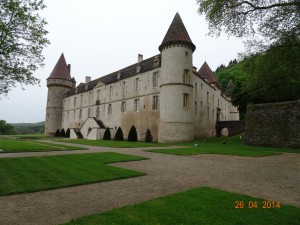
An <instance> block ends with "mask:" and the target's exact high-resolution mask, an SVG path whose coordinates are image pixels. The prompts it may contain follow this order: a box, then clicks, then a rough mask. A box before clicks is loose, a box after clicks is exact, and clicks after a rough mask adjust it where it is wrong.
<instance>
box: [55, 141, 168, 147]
mask: <svg viewBox="0 0 300 225" xmlns="http://www.w3.org/2000/svg"><path fill="white" fill-rule="evenodd" d="M58 141H61V142H66V143H72V144H82V145H92V146H102V147H111V148H141V147H166V146H169V144H161V143H153V142H151V143H149V142H128V141H114V140H84V139H76V140H58Z"/></svg>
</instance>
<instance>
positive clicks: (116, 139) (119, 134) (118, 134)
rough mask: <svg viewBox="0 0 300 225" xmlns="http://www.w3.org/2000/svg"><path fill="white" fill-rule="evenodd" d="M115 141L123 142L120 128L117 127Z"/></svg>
mask: <svg viewBox="0 0 300 225" xmlns="http://www.w3.org/2000/svg"><path fill="white" fill-rule="evenodd" d="M115 141H124V135H123V131H122V128H121V127H119V128H118V130H117V132H116V135H115Z"/></svg>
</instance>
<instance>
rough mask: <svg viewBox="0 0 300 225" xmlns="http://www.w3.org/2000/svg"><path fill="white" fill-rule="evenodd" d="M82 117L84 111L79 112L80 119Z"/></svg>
mask: <svg viewBox="0 0 300 225" xmlns="http://www.w3.org/2000/svg"><path fill="white" fill-rule="evenodd" d="M81 117H82V109H80V110H79V119H81Z"/></svg>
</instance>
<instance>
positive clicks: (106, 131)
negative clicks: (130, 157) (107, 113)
mask: <svg viewBox="0 0 300 225" xmlns="http://www.w3.org/2000/svg"><path fill="white" fill-rule="evenodd" d="M103 140H111V134H110V130H109V128H108V127H107V128H106V130H105V132H104V135H103Z"/></svg>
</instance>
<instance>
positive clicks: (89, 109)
mask: <svg viewBox="0 0 300 225" xmlns="http://www.w3.org/2000/svg"><path fill="white" fill-rule="evenodd" d="M90 116H91V108H88V117H90Z"/></svg>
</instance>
